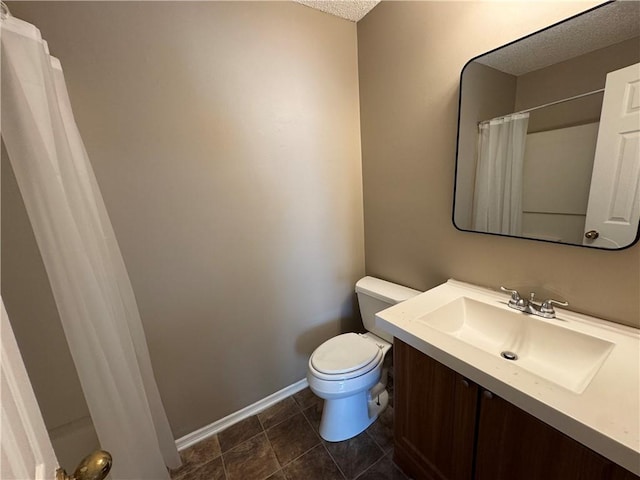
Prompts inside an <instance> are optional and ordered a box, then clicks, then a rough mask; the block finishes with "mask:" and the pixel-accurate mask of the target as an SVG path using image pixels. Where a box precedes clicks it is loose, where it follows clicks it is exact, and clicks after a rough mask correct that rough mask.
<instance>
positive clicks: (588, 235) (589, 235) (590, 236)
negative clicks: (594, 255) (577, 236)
mask: <svg viewBox="0 0 640 480" xmlns="http://www.w3.org/2000/svg"><path fill="white" fill-rule="evenodd" d="M584 236H585V238H588V239H589V240H595V239H596V238H598V237H599V236H600V234H599V233H598V231H597V230H589V231H588V232H587V233H585V234H584Z"/></svg>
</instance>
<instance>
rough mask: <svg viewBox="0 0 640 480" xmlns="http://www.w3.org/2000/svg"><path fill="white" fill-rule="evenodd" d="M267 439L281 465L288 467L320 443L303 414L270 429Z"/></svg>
mask: <svg viewBox="0 0 640 480" xmlns="http://www.w3.org/2000/svg"><path fill="white" fill-rule="evenodd" d="M267 437H268V438H269V441H270V442H271V445H272V447H273V451H274V452H275V454H276V457H277V458H278V461H279V462H280V465H286V464H287V463H289V462H291V461H292V460H293V459H295V458H297V457H299V456H300V455H302V454H303V453H304V452H306V451H307V450H309V449H311V448H312V447H314V446H315V445H318V444H319V443H320V437H318V435H317V434H316V432H314V431H313V429H312V428H311V425H309V422H308V421H307V419H306V418H305V417H304V415H302V413H298V414H297V415H294V416H293V417H291V418H289V419H288V420H285V421H284V422H282V423H279V424H278V425H276V426H275V427H272V428H270V429H268V430H267Z"/></svg>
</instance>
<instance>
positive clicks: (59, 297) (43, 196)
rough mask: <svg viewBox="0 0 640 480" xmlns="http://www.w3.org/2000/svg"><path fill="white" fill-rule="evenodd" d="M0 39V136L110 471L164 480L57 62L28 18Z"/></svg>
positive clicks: (120, 274)
mask: <svg viewBox="0 0 640 480" xmlns="http://www.w3.org/2000/svg"><path fill="white" fill-rule="evenodd" d="M0 43H1V51H0V52H1V53H0V55H1V59H0V60H1V64H0V68H1V79H0V82H1V83H0V90H1V92H0V93H1V95H0V102H1V103H0V106H1V124H0V127H1V135H2V140H3V142H4V144H5V146H6V151H7V152H8V155H9V159H10V162H11V165H12V167H13V170H14V173H15V176H16V179H17V182H18V186H19V188H20V192H21V194H22V197H23V199H24V203H25V207H26V209H27V213H28V215H29V219H30V222H31V225H32V227H33V231H34V234H35V237H36V240H37V243H38V247H39V249H40V253H41V255H42V259H43V262H44V265H45V268H46V270H47V275H48V277H49V280H50V283H51V289H52V291H53V294H54V298H55V300H56V304H57V307H58V311H59V313H60V318H61V321H62V325H63V329H64V332H65V336H66V338H67V341H68V343H69V348H70V350H71V354H72V357H73V360H74V363H75V365H76V368H77V371H78V376H79V378H80V383H81V384H82V389H83V391H84V394H85V397H86V400H87V404H88V406H89V411H90V413H91V418H92V420H93V423H94V425H95V428H96V431H97V434H98V438H99V440H100V444H101V447H102V448H103V449H106V450H108V451H110V452H111V453H112V455H113V457H114V465H113V469H112V474H111V478H113V479H114V480H124V479H128V480H134V479H135V480H147V479H148V480H160V479H168V478H169V476H168V473H167V469H166V467H165V465H167V466H170V467H177V466H179V465H180V457H179V455H178V452H177V450H176V446H175V442H174V439H173V435H172V433H171V429H170V427H169V423H168V421H167V417H166V414H165V411H164V407H163V405H162V402H161V400H160V395H159V393H158V388H157V385H156V382H155V379H154V376H153V371H152V368H151V362H150V358H149V352H148V348H147V344H146V339H145V334H144V331H143V328H142V323H141V320H140V316H139V313H138V307H137V305H136V301H135V298H134V294H133V290H132V288H131V284H130V281H129V277H128V274H127V271H126V268H125V265H124V263H123V259H122V256H121V254H120V250H119V247H118V244H117V241H116V238H115V236H114V232H113V230H112V227H111V222H110V220H109V217H108V215H107V211H106V209H105V206H104V203H103V200H102V196H101V194H100V190H99V188H98V185H97V183H96V179H95V176H94V174H93V170H92V168H91V164H90V163H89V159H88V157H87V153H86V151H85V149H84V145H83V143H82V139H81V138H80V134H79V132H78V129H77V127H76V124H75V121H74V118H73V113H72V111H71V106H70V103H69V98H68V95H67V90H66V86H65V81H64V77H63V74H62V69H61V66H60V62H59V61H58V60H57V59H55V58H53V57H51V56H50V55H49V52H48V48H47V43H46V42H45V41H44V40H42V38H41V36H40V32H39V31H38V29H37V28H36V27H34V26H33V25H31V24H29V23H26V22H23V21H21V20H18V19H16V18H13V17H10V16H9V17H6V18H3V19H2V20H0ZM86 453H89V452H86ZM79 460H80V459H78V461H79Z"/></svg>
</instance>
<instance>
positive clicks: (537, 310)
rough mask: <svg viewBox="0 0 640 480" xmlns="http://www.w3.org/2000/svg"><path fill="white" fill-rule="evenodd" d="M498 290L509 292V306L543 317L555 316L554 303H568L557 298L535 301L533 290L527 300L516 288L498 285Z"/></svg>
mask: <svg viewBox="0 0 640 480" xmlns="http://www.w3.org/2000/svg"><path fill="white" fill-rule="evenodd" d="M500 290H502V291H503V292H507V293H510V294H511V298H510V299H509V306H510V307H511V308H514V309H516V310H518V311H520V312H524V313H529V314H531V315H537V316H539V317H543V318H556V311H555V309H554V308H553V306H554V305H558V306H559V307H566V306H568V305H569V304H568V303H567V302H560V301H558V300H553V299H552V298H549V299H548V300H545V301H544V302H542V303H536V302H535V301H534V298H535V296H536V294H535V293H533V292H531V293H530V294H529V299H528V300H527V299H526V298H522V297H521V296H520V293H518V291H517V290H512V289H510V288H505V287H500Z"/></svg>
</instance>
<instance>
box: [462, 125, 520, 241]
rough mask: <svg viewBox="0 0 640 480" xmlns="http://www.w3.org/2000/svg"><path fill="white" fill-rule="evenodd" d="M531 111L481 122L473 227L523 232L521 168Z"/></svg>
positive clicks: (487, 230) (476, 228)
mask: <svg viewBox="0 0 640 480" xmlns="http://www.w3.org/2000/svg"><path fill="white" fill-rule="evenodd" d="M528 124H529V114H528V113H521V114H513V115H508V116H506V117H502V118H499V119H495V120H491V121H488V122H482V123H481V124H480V125H479V130H480V131H479V133H478V161H477V164H476V182H475V190H474V196H473V230H476V231H480V232H490V233H502V234H506V235H522V180H523V179H522V170H523V162H524V148H525V140H526V137H527V126H528Z"/></svg>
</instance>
